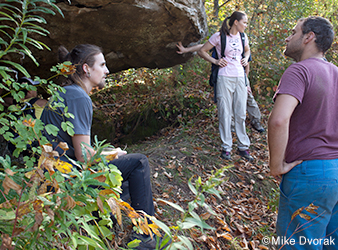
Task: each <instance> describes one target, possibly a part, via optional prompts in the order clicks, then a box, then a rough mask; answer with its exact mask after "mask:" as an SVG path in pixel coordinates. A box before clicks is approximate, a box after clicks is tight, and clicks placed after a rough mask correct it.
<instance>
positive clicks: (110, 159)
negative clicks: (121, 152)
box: [105, 152, 118, 161]
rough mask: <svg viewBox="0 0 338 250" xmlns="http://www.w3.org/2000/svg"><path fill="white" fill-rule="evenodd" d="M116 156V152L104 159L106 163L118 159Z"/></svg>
mask: <svg viewBox="0 0 338 250" xmlns="http://www.w3.org/2000/svg"><path fill="white" fill-rule="evenodd" d="M117 155H118V153H117V152H116V153H113V154H109V155H106V156H105V157H106V160H107V161H112V160H115V159H117V158H118V156H117Z"/></svg>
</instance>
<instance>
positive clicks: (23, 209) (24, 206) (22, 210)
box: [18, 203, 31, 218]
mask: <svg viewBox="0 0 338 250" xmlns="http://www.w3.org/2000/svg"><path fill="white" fill-rule="evenodd" d="M29 207H30V204H29V203H20V205H19V207H18V217H19V218H21V217H22V216H24V215H26V214H28V213H30V212H31V210H30V208H29Z"/></svg>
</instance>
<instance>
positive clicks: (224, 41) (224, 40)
mask: <svg viewBox="0 0 338 250" xmlns="http://www.w3.org/2000/svg"><path fill="white" fill-rule="evenodd" d="M226 44H227V36H226V34H224V33H223V32H222V33H221V56H222V57H225V55H224V51H225V46H226Z"/></svg>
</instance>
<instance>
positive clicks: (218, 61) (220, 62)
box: [215, 58, 228, 68]
mask: <svg viewBox="0 0 338 250" xmlns="http://www.w3.org/2000/svg"><path fill="white" fill-rule="evenodd" d="M215 64H216V65H218V66H220V67H221V68H223V67H225V66H227V65H228V62H227V60H225V58H221V59H219V60H216V63H215Z"/></svg>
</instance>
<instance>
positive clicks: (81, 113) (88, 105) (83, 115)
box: [41, 84, 93, 161]
mask: <svg viewBox="0 0 338 250" xmlns="http://www.w3.org/2000/svg"><path fill="white" fill-rule="evenodd" d="M64 88H65V89H66V93H60V97H62V98H63V99H64V101H63V103H64V104H65V106H66V107H68V112H69V113H71V114H73V115H74V119H72V118H66V117H65V116H64V115H63V114H64V108H57V110H52V109H50V108H49V107H48V105H47V106H46V107H45V109H44V110H43V112H42V115H41V121H42V122H44V123H45V124H46V125H47V124H53V125H55V126H56V127H57V128H58V129H59V132H58V135H57V136H56V137H55V136H53V135H49V134H47V133H46V137H47V139H48V140H49V142H51V143H52V144H53V148H54V149H55V148H56V146H57V145H58V143H59V142H66V143H67V144H68V147H69V150H67V152H66V154H67V156H69V157H70V158H72V159H74V160H75V159H76V158H75V152H74V146H73V143H72V137H71V136H70V135H69V134H68V133H67V132H65V131H63V129H62V128H61V123H62V122H66V121H70V122H71V123H72V124H73V125H74V133H75V135H89V136H90V129H91V124H92V117H93V106H92V100H91V99H90V97H89V96H88V94H87V93H86V92H85V91H84V90H83V89H82V88H81V87H80V86H78V85H75V84H73V85H69V86H66V87H64ZM57 151H58V152H59V153H60V154H62V153H63V150H62V149H60V148H57ZM61 160H63V161H67V158H66V157H62V158H61Z"/></svg>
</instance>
